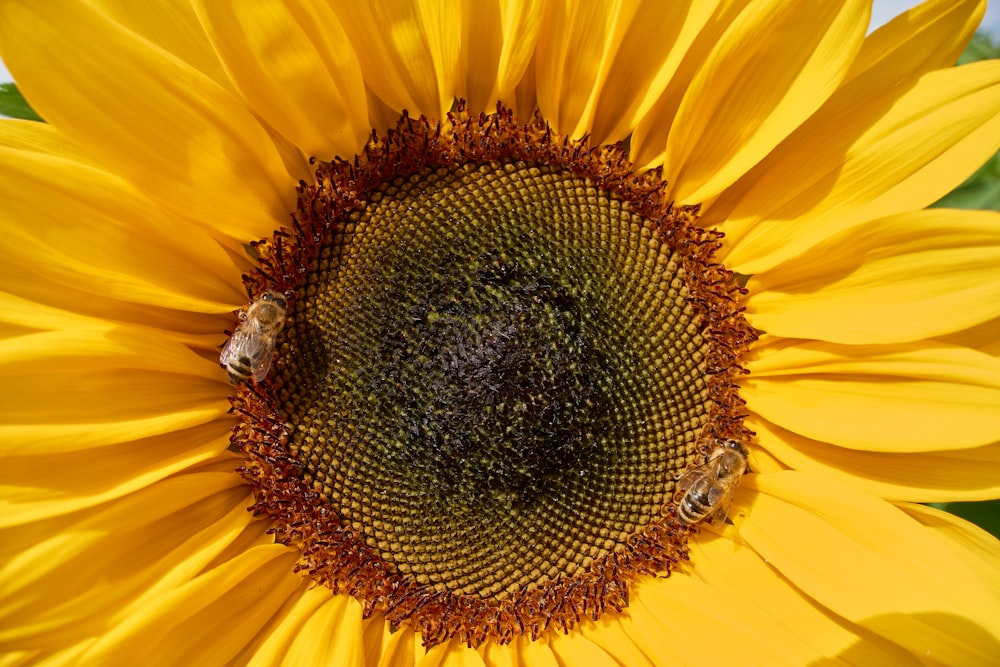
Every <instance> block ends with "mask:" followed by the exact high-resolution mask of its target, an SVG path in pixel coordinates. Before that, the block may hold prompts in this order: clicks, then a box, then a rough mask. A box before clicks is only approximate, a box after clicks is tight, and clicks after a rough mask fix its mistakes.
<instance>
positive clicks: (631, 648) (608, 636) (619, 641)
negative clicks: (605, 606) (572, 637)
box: [576, 610, 654, 667]
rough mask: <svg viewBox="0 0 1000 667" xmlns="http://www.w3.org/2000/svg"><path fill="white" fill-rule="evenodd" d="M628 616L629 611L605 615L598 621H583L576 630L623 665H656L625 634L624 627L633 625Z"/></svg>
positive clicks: (632, 666) (640, 666)
mask: <svg viewBox="0 0 1000 667" xmlns="http://www.w3.org/2000/svg"><path fill="white" fill-rule="evenodd" d="M627 615H628V611H627V610H626V611H625V612H623V613H622V614H604V615H603V616H601V618H599V619H598V620H596V621H592V620H589V619H587V620H585V621H583V622H582V623H580V625H578V626H577V628H576V629H577V631H578V632H580V634H582V635H583V636H585V637H586V638H587V639H588V640H590V641H592V642H593V643H595V644H597V645H598V646H600V647H601V648H602V649H604V651H605V652H606V653H608V654H609V655H613V656H615V657H616V658H617V659H618V661H619V662H620V663H621V664H623V665H629V667H643V666H645V665H652V664H654V663H653V662H652V661H651V659H650V657H648V656H647V655H646V654H645V653H643V652H642V649H641V648H640V647H639V646H638V645H637V644H636V643H635V642H634V641H632V639H630V638H629V636H628V634H627V633H626V632H625V628H624V626H625V625H627V624H629V623H631V621H630V620H629V619H628V617H627Z"/></svg>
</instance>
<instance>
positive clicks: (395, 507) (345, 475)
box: [275, 163, 707, 599]
mask: <svg viewBox="0 0 1000 667" xmlns="http://www.w3.org/2000/svg"><path fill="white" fill-rule="evenodd" d="M673 254H674V253H673V252H672V251H671V250H670V249H669V248H668V247H666V246H665V245H664V244H663V243H661V242H660V241H659V239H657V238H656V234H655V233H654V232H653V230H652V229H651V227H650V225H649V223H648V221H645V220H643V219H642V218H640V217H638V216H636V215H633V214H631V213H630V212H628V210H627V209H626V208H625V207H623V206H622V204H621V202H619V201H617V200H615V199H614V198H612V197H610V196H608V195H607V194H605V193H602V192H601V191H600V190H598V189H596V188H595V187H593V186H591V185H588V184H587V183H586V181H585V180H584V179H582V178H579V177H576V176H573V175H572V174H571V173H568V172H565V171H559V170H557V169H555V168H552V167H528V166H527V165H525V164H523V163H511V164H493V163H491V164H486V165H481V166H475V165H465V166H461V167H458V168H455V169H451V170H446V169H439V170H436V171H426V170H425V171H422V172H420V173H418V174H415V175H413V176H411V177H409V178H397V179H395V180H393V181H392V182H391V183H388V184H383V185H382V186H380V187H379V188H378V189H377V190H376V191H375V192H374V193H372V195H371V197H370V198H369V200H368V201H367V202H365V203H364V204H362V206H361V209H360V210H357V211H355V212H354V213H353V214H352V215H351V216H350V219H349V220H348V221H347V222H346V224H345V225H343V227H342V228H340V229H338V230H337V231H336V233H335V234H334V235H333V237H332V239H331V242H330V243H329V245H327V246H326V247H325V248H324V249H323V251H322V253H321V256H320V258H319V260H318V261H317V262H316V263H315V266H314V267H313V269H312V270H311V271H310V272H309V273H308V275H307V276H306V277H305V279H304V281H303V284H302V288H301V289H300V292H301V294H302V296H300V298H299V300H298V302H297V305H296V308H295V310H294V314H292V315H291V316H290V318H289V321H288V323H287V326H286V332H287V339H288V342H287V351H283V352H282V355H281V356H282V359H284V360H286V361H287V363H285V364H283V366H282V367H281V368H280V370H278V371H277V372H276V374H275V379H276V384H277V385H279V386H280V387H281V390H280V392H279V394H278V395H279V398H280V399H281V405H282V410H283V412H284V413H285V414H286V417H287V420H288V421H289V422H290V423H291V424H293V425H294V426H295V428H294V430H293V431H292V434H291V442H290V445H289V447H290V451H291V452H292V453H293V454H294V455H295V456H296V458H297V459H298V460H299V461H300V462H301V463H302V465H303V466H304V468H305V475H306V478H307V479H308V480H309V481H311V482H312V483H313V485H314V487H315V488H316V490H318V491H321V492H322V494H323V495H324V496H325V497H326V498H327V499H328V500H329V502H330V503H331V505H332V507H333V508H334V510H335V511H336V512H337V514H338V515H339V516H340V517H341V520H342V521H344V522H345V523H346V524H348V525H349V526H350V527H351V528H352V529H353V530H355V531H357V532H358V534H359V535H363V536H364V541H365V543H366V544H367V545H368V546H370V547H371V548H373V549H376V550H377V551H378V552H379V555H380V556H381V557H382V558H383V559H384V560H385V561H387V562H388V563H391V564H392V565H393V566H395V568H397V569H398V570H399V571H400V572H403V573H407V574H412V575H413V576H414V577H416V579H417V581H419V582H421V583H424V582H426V583H429V584H431V585H432V586H434V587H435V589H436V590H442V591H445V590H447V591H456V592H461V593H463V594H466V595H475V596H481V597H494V598H498V599H499V598H503V597H505V596H508V595H511V594H514V593H516V592H517V591H518V590H519V589H520V588H521V587H524V586H530V585H539V584H542V583H544V582H546V581H548V580H549V579H553V578H556V577H561V576H563V577H564V576H567V575H570V574H572V573H573V572H575V571H577V570H578V569H579V568H581V567H587V566H589V565H590V563H591V562H592V561H593V559H594V558H599V557H601V556H606V555H608V554H609V553H612V552H615V551H619V550H621V549H622V548H623V547H624V546H625V544H626V541H627V539H628V537H629V536H630V535H632V534H633V533H635V532H636V531H637V530H638V529H639V528H640V527H641V526H643V525H645V524H646V523H648V522H649V521H650V520H652V519H653V517H655V516H658V515H659V513H660V507H661V506H662V505H663V503H664V502H665V501H666V499H667V497H668V494H669V492H670V490H671V479H672V473H674V472H677V471H679V470H681V469H682V468H683V467H684V466H685V465H686V464H687V463H688V461H689V458H690V457H691V456H692V454H693V453H694V451H695V442H696V440H697V439H698V434H699V431H700V429H701V427H702V425H703V423H704V420H705V416H706V403H707V392H706V386H705V382H704V379H703V376H704V361H705V355H704V351H703V349H702V348H703V346H704V340H703V338H702V335H701V334H700V333H699V332H698V331H699V325H698V318H697V316H696V314H695V312H694V309H693V307H692V306H691V305H690V304H689V303H688V298H687V297H688V290H687V289H686V288H685V287H684V280H683V272H682V270H681V269H680V267H679V266H678V264H677V262H676V261H675V260H674V259H673Z"/></svg>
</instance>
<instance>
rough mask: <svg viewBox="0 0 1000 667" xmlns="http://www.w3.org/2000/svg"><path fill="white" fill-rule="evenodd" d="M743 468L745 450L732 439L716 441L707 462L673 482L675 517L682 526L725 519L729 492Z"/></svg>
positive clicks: (734, 487) (727, 511)
mask: <svg viewBox="0 0 1000 667" xmlns="http://www.w3.org/2000/svg"><path fill="white" fill-rule="evenodd" d="M746 470H747V450H746V448H745V447H744V446H743V445H742V444H741V443H739V442H737V441H736V440H718V441H717V442H716V446H715V449H713V450H712V453H711V454H710V455H709V458H708V461H706V462H705V463H703V464H701V465H700V466H698V467H696V468H692V469H691V470H688V471H687V472H685V473H684V474H683V475H682V476H681V478H680V479H679V480H678V481H677V494H678V496H679V500H678V501H677V518H678V520H680V522H681V523H682V524H684V525H685V526H691V525H694V524H696V523H698V522H700V521H704V520H705V519H711V520H713V521H721V520H725V518H726V515H727V514H728V513H729V508H730V506H731V505H732V504H733V493H734V492H735V491H736V486H737V485H738V484H739V483H740V478H741V477H743V473H745V472H746Z"/></svg>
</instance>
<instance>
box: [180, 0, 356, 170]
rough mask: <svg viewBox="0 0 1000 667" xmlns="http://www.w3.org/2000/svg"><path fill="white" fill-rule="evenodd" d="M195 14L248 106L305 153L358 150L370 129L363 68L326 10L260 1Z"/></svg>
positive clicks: (204, 7) (209, 6)
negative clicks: (198, 15)
mask: <svg viewBox="0 0 1000 667" xmlns="http://www.w3.org/2000/svg"><path fill="white" fill-rule="evenodd" d="M197 8H198V11H199V13H200V15H201V17H202V21H203V22H204V24H205V28H206V31H207V32H208V36H209V38H210V39H211V40H212V43H213V44H214V45H215V48H216V50H217V51H218V53H219V55H220V57H221V58H222V60H223V63H224V64H225V67H226V70H227V71H228V72H229V76H230V77H231V78H232V80H233V81H234V83H235V85H236V87H237V88H238V89H239V91H240V93H241V94H242V95H243V97H244V98H245V99H246V101H247V106H248V107H250V108H251V109H253V110H254V112H255V113H257V114H259V115H260V116H261V117H262V118H263V119H264V120H265V121H267V123H269V124H270V125H271V126H272V127H273V128H274V129H275V130H277V131H278V132H279V133H280V134H281V135H282V136H284V137H285V138H286V139H288V140H289V141H290V142H292V143H293V144H295V145H296V146H298V148H299V149H300V150H301V151H302V152H303V153H305V154H306V155H309V156H315V157H319V158H321V159H324V160H329V159H331V158H333V157H334V156H336V155H339V156H341V157H344V158H350V157H351V156H353V155H354V154H355V153H357V152H358V151H359V149H360V148H361V147H362V146H363V145H364V142H365V140H366V139H367V136H368V133H369V131H370V127H369V125H368V116H367V109H366V108H365V103H364V99H365V86H364V81H363V79H362V76H361V65H360V64H359V63H358V59H357V56H355V54H354V51H353V50H352V49H351V47H350V44H349V43H348V41H347V35H346V34H345V33H344V29H343V28H342V27H341V25H340V22H339V21H338V20H337V18H336V16H335V15H334V14H333V11H332V10H331V9H330V8H329V7H326V6H323V5H321V4H315V5H309V4H308V3H304V4H301V5H299V4H295V3H292V4H289V3H285V2H281V1H280V0H260V1H257V2H253V3H225V2H211V1H207V2H206V1H201V2H199V3H198V4H197Z"/></svg>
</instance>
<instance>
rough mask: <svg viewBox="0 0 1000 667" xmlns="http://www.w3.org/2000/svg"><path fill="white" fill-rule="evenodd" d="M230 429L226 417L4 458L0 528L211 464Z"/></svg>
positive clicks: (112, 497) (123, 493)
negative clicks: (112, 442)
mask: <svg viewBox="0 0 1000 667" xmlns="http://www.w3.org/2000/svg"><path fill="white" fill-rule="evenodd" d="M230 428H231V420H228V419H227V420H219V421H216V422H210V423H208V424H202V425H199V426H195V427H192V428H188V429H184V430H180V431H172V432H170V433H166V434H164V435H160V436H154V437H151V438H144V439H142V440H137V441H134V442H128V443H120V444H117V445H111V446H109V447H94V448H91V449H82V450H78V451H62V452H58V453H55V454H40V453H38V452H36V451H34V450H31V449H28V450H21V451H18V452H15V453H11V454H7V455H5V456H4V464H3V466H2V467H0V527H8V526H16V525H23V524H26V523H30V522H33V521H40V520H42V519H47V518H50V517H55V516H59V515H62V514H71V513H73V512H77V511H80V510H82V509H86V508H88V507H93V506H95V505H99V504H101V503H105V502H108V501H110V500H115V499H117V498H122V497H124V496H126V495H128V494H130V493H134V492H136V491H138V490H139V489H143V488H145V487H147V486H150V485H152V484H155V483H156V482H158V481H160V480H161V479H165V478H166V477H168V476H170V475H173V474H176V473H178V472H181V471H183V470H185V469H188V468H190V467H191V466H194V465H197V464H199V463H201V462H204V461H208V460H211V459H212V458H214V457H216V456H218V455H219V454H220V452H224V451H225V449H226V446H227V445H228V442H229V431H230ZM237 465H238V463H237V461H236V460H234V461H233V468H235V467H236V466H237Z"/></svg>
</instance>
